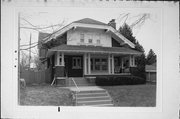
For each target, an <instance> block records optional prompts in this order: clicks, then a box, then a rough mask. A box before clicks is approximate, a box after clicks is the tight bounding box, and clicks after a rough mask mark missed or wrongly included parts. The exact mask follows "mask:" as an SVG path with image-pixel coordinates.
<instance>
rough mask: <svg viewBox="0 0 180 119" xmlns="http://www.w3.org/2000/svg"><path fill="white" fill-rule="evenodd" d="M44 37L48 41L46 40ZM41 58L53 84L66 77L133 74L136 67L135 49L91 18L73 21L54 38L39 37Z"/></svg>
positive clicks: (112, 25)
mask: <svg viewBox="0 0 180 119" xmlns="http://www.w3.org/2000/svg"><path fill="white" fill-rule="evenodd" d="M44 36H45V37H44ZM38 48H39V57H40V59H41V61H42V62H43V63H44V64H45V65H46V66H45V67H46V68H47V69H51V70H50V74H51V81H53V79H54V80H55V79H56V78H57V79H58V78H59V79H64V81H65V82H66V80H67V77H96V76H100V75H123V74H130V72H129V68H131V67H135V66H136V65H135V58H136V56H138V55H140V54H142V53H141V52H139V51H136V50H135V49H134V48H135V45H134V44H133V43H132V42H131V41H129V40H128V39H127V38H125V37H124V36H123V35H122V34H120V33H119V32H118V31H117V30H116V23H115V20H114V19H112V20H111V21H110V22H109V23H108V24H106V23H102V22H100V21H97V20H93V19H90V18H85V19H81V20H78V21H74V22H72V23H70V24H69V25H67V26H65V27H63V28H62V29H60V30H58V31H57V32H54V33H52V34H43V33H40V34H39V46H38Z"/></svg>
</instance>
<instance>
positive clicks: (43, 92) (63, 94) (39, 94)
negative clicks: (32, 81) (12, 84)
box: [20, 85, 73, 106]
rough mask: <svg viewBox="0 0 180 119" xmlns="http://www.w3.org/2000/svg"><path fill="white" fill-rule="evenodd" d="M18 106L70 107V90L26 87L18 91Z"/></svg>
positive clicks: (51, 87)
mask: <svg viewBox="0 0 180 119" xmlns="http://www.w3.org/2000/svg"><path fill="white" fill-rule="evenodd" d="M20 105H31V106H72V105H73V100H72V94H71V92H70V90H68V89H65V88H60V87H54V86H49V85H45V86H40V85H38V86H27V87H26V88H25V89H22V88H21V90H20Z"/></svg>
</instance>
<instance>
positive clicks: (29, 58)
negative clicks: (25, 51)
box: [29, 33, 31, 69]
mask: <svg viewBox="0 0 180 119" xmlns="http://www.w3.org/2000/svg"><path fill="white" fill-rule="evenodd" d="M30 68H31V33H30V41H29V69H30Z"/></svg>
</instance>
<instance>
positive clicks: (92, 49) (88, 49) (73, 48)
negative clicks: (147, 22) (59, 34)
mask: <svg viewBox="0 0 180 119" xmlns="http://www.w3.org/2000/svg"><path fill="white" fill-rule="evenodd" d="M53 51H61V52H71V53H72V52H76V53H106V54H124V55H127V54H131V55H141V54H142V53H141V52H139V51H136V50H133V49H130V48H125V47H101V46H85V45H65V44H63V45H60V46H57V47H53V48H51V49H49V50H48V52H53Z"/></svg>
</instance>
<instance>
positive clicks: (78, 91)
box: [70, 78, 80, 105]
mask: <svg viewBox="0 0 180 119" xmlns="http://www.w3.org/2000/svg"><path fill="white" fill-rule="evenodd" d="M70 79H71V80H72V81H73V83H74V85H75V87H76V89H77V91H75V105H77V94H78V93H80V89H79V87H78V85H77V84H76V81H75V80H74V79H73V78H70Z"/></svg>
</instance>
